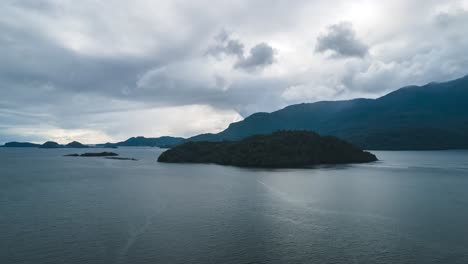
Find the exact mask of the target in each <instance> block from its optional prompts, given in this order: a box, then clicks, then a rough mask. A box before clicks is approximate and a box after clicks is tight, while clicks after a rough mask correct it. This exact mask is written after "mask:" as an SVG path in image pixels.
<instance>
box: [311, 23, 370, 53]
mask: <svg viewBox="0 0 468 264" xmlns="http://www.w3.org/2000/svg"><path fill="white" fill-rule="evenodd" d="M315 50H316V52H319V53H324V52H327V51H330V52H332V53H333V55H335V56H336V57H358V58H362V57H364V56H366V55H367V53H368V52H369V48H368V47H367V46H366V45H365V44H364V43H362V42H361V41H360V40H359V39H357V37H356V32H355V31H354V29H353V25H352V24H351V23H347V22H341V23H339V24H335V25H331V26H329V27H328V28H327V32H326V33H324V34H322V35H320V36H319V37H318V38H317V46H316V47H315Z"/></svg>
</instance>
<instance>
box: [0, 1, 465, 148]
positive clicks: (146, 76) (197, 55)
mask: <svg viewBox="0 0 468 264" xmlns="http://www.w3.org/2000/svg"><path fill="white" fill-rule="evenodd" d="M465 2H466V1H465ZM467 10H468V6H467V5H466V4H464V3H462V2H461V1H458V0H447V1H437V0H424V1H423V0H415V1H404V0H395V1H379V2H377V1H366V0H358V1H353V3H350V2H349V1H345V0H332V1H322V0H318V1H307V0H297V1H293V2H291V1H287V0H278V1H273V2H272V1H269V0H258V1H247V0H239V1H224V0H221V1H216V2H213V1H208V0H194V1H185V2H179V1H166V0H161V1H146V0H134V1H127V0H109V1H95V0H82V1H70V0H60V1H57V0H18V1H0V32H2V34H0V62H1V63H0V141H7V140H15V139H21V140H32V141H44V140H45V139H48V138H55V137H54V133H57V135H60V137H61V138H64V139H65V138H66V139H67V140H68V139H69V140H72V139H73V138H76V139H79V140H80V141H84V142H89V143H93V142H98V141H100V140H104V139H109V140H110V139H115V140H122V139H125V137H130V136H135V135H143V136H157V135H163V134H174V135H184V136H189V135H190V134H192V133H199V132H210V131H217V130H218V129H220V128H221V127H223V126H227V125H228V123H229V122H231V121H232V120H236V118H240V117H241V116H242V117H245V116H247V115H249V114H252V113H253V112H257V111H274V110H276V109H278V108H281V107H284V106H286V105H288V104H293V103H301V102H313V101H317V100H336V99H348V98H353V97H361V96H364V97H377V96H380V95H382V94H384V93H386V92H390V91H392V90H395V89H397V88H399V87H402V86H406V85H411V84H424V83H426V82H430V81H444V80H449V79H453V78H457V77H460V76H464V75H466V74H467V70H466V69H468V59H467V57H466V56H465V53H466V47H467V46H468V34H467V30H466V23H467V21H468V20H467V17H468V16H467V15H466V14H467ZM339 21H349V22H348V23H339ZM329 25H332V26H329ZM224 29H229V31H227V30H224ZM324 29H325V31H324ZM312 46H315V50H316V52H310V49H311V47H312ZM323 54H325V55H327V56H323ZM330 58H358V59H340V60H338V59H330ZM195 124H199V125H195ZM62 132H63V133H62ZM67 135H69V137H67ZM86 138H87V140H86ZM57 139H58V140H59V139H60V138H57Z"/></svg>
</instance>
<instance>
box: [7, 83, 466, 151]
mask: <svg viewBox="0 0 468 264" xmlns="http://www.w3.org/2000/svg"><path fill="white" fill-rule="evenodd" d="M281 130H305V131H314V132H316V133H319V134H320V135H323V136H335V137H338V138H341V139H344V140H346V141H348V142H351V143H352V144H354V145H356V146H358V147H360V148H363V149H368V150H440V149H468V76H465V77H463V78H460V79H456V80H453V81H449V82H442V83H436V82H433V83H429V84H426V85H424V86H408V87H403V88H401V89H399V90H396V91H394V92H392V93H389V94H387V95H385V96H382V97H380V98H377V99H353V100H345V101H321V102H315V103H302V104H296V105H290V106H287V107H285V108H283V109H281V110H278V111H275V112H272V113H263V112H261V113H255V114H252V115H250V116H249V117H247V118H245V119H244V120H242V121H239V122H235V123H232V124H230V125H229V127H228V128H226V129H225V130H224V131H222V132H220V133H217V134H201V135H197V136H194V137H191V138H188V139H184V138H181V137H168V136H166V137H159V138H145V137H132V138H129V139H128V140H126V141H122V142H118V143H105V144H98V145H96V146H97V147H119V146H150V147H162V148H168V147H173V146H176V145H178V144H181V143H184V142H187V141H212V142H220V141H239V140H242V139H244V138H246V137H249V136H253V135H259V134H271V133H273V132H276V131H281ZM4 147H43V148H47V147H52V148H56V147H64V146H62V145H58V144H56V143H55V144H54V142H46V143H45V144H43V145H38V144H33V143H27V142H9V143H6V144H5V145H4ZM65 147H86V146H85V145H82V144H80V143H78V142H72V143H70V144H68V145H65Z"/></svg>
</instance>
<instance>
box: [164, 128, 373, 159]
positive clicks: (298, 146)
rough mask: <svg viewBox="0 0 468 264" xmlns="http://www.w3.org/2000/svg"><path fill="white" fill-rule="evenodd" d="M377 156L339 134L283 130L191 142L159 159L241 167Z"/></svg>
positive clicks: (175, 148) (170, 150) (167, 152)
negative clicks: (242, 137)
mask: <svg viewBox="0 0 468 264" xmlns="http://www.w3.org/2000/svg"><path fill="white" fill-rule="evenodd" d="M376 160H377V158H376V157H375V156H374V155H373V154H371V153H369V152H366V151H363V150H361V149H359V148H357V147H356V146H354V145H352V144H350V143H348V142H346V141H343V140H341V139H338V138H336V137H330V136H326V137H321V136H320V135H318V134H316V133H314V132H309V131H280V132H276V133H273V134H271V135H256V136H252V137H248V138H246V139H243V140H241V141H237V142H233V141H223V142H187V143H184V144H181V145H178V146H176V147H174V148H172V149H169V150H167V151H166V152H164V153H162V154H161V155H160V156H159V158H158V161H159V162H170V163H216V164H221V165H233V166H240V167H271V168H292V167H304V166H311V165H318V164H343V163H363V162H372V161H376Z"/></svg>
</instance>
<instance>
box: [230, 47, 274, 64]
mask: <svg viewBox="0 0 468 264" xmlns="http://www.w3.org/2000/svg"><path fill="white" fill-rule="evenodd" d="M274 55H275V52H274V50H273V48H272V47H271V46H269V45H268V44H266V43H260V44H257V45H256V46H255V47H253V48H252V49H250V55H249V56H248V57H247V58H243V59H240V60H239V61H238V62H237V63H236V65H235V66H234V67H235V68H240V69H244V70H246V71H256V70H261V69H263V68H265V67H267V66H269V65H272V64H273V62H274Z"/></svg>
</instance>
